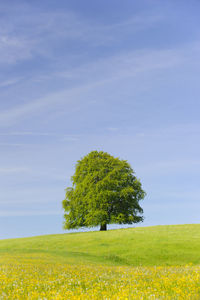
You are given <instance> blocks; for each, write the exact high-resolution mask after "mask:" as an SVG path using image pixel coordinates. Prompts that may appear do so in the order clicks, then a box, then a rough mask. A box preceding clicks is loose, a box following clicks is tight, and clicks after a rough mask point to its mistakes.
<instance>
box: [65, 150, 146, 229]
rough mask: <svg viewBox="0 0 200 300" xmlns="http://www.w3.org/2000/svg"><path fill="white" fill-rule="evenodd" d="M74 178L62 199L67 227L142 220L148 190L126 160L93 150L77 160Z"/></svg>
mask: <svg viewBox="0 0 200 300" xmlns="http://www.w3.org/2000/svg"><path fill="white" fill-rule="evenodd" d="M71 180H72V187H68V188H66V197H65V199H64V200H63V208H64V210H65V214H64V218H65V228H66V229H73V228H79V227H92V226H97V225H100V230H106V229H107V224H114V223H115V224H133V223H137V222H141V221H143V216H142V214H143V209H142V208H141V206H140V205H139V201H140V200H141V199H143V198H144V196H145V192H144V191H143V189H142V186H141V183H140V181H139V180H138V179H137V178H136V176H135V173H134V171H133V169H132V168H131V166H130V165H129V163H128V162H127V161H126V160H120V159H119V158H115V157H113V156H111V155H110V154H108V153H106V152H103V151H99V152H98V151H92V152H90V153H89V154H88V155H86V156H85V157H83V158H82V159H81V160H78V162H77V164H76V168H75V173H74V175H73V176H72V177H71Z"/></svg>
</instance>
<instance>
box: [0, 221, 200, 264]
mask: <svg viewBox="0 0 200 300" xmlns="http://www.w3.org/2000/svg"><path fill="white" fill-rule="evenodd" d="M0 256H1V258H3V257H4V256H5V259H6V257H8V256H9V259H11V258H12V257H13V258H15V260H16V261H19V262H20V260H22V259H23V261H24V259H25V258H27V259H32V260H38V259H42V260H43V261H45V262H47V263H49V262H58V263H70V264H88V263H90V264H105V265H128V266H177V265H186V264H189V263H192V264H196V265H197V264H200V224H193V225H170V226H154V227H139V228H131V229H119V230H110V231H106V232H85V233H71V234H58V235H46V236H38V237H31V238H22V239H8V240H1V241H0Z"/></svg>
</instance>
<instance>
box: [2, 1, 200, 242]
mask: <svg viewBox="0 0 200 300" xmlns="http://www.w3.org/2000/svg"><path fill="white" fill-rule="evenodd" d="M199 12H200V2H199V1H197V0H196V1H195V0H191V1H186V0H181V1H177V0H168V1H161V0H160V1H159V0H146V1H145V0H140V1H135V0H126V1H121V0H109V1H107V0H101V1H97V0H84V1H82V0H76V1H73V0H59V1H56V0H48V1H47V0H44V1H39V0H34V1H33V0H32V1H20V0H16V1H11V0H8V1H3V0H0V239H4V238H14V237H23V236H34V235H42V234H51V233H63V232H65V231H64V230H63V222H64V219H63V214H64V212H63V209H62V200H63V199H64V198H65V188H66V187H68V186H71V181H70V177H71V176H72V175H73V173H74V170H75V165H76V161H77V160H79V159H80V158H81V157H83V156H84V155H86V154H87V153H89V152H90V151H92V150H102V151H105V152H108V153H110V154H111V155H113V156H115V157H120V158H121V159H126V160H127V161H128V162H129V163H130V165H131V166H132V168H133V169H134V171H135V174H136V176H137V177H138V178H139V179H140V180H141V183H142V186H143V189H144V190H145V191H146V193H147V196H146V197H145V199H144V200H142V202H141V206H142V207H143V209H144V217H145V219H144V222H143V223H142V224H139V225H137V226H151V225H164V224H186V223H199V222H200V221H199V212H200V183H199V178H200V119H199V112H200V84H199V80H200V19H199Z"/></svg>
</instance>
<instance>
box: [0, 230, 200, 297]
mask: <svg viewBox="0 0 200 300" xmlns="http://www.w3.org/2000/svg"><path fill="white" fill-rule="evenodd" d="M0 299H200V224H195V225H176V226H155V227H138V228H130V229H120V230H110V231H107V232H87V233H72V234H62V235H61V234H60V235H46V236H39V237H31V238H23V239H9V240H1V241H0Z"/></svg>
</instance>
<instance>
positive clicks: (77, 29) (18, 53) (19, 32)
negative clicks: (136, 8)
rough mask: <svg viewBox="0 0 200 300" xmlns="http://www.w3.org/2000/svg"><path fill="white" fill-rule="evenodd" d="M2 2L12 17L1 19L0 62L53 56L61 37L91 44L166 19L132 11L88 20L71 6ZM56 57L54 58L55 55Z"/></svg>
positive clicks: (135, 30) (65, 39)
mask: <svg viewBox="0 0 200 300" xmlns="http://www.w3.org/2000/svg"><path fill="white" fill-rule="evenodd" d="M13 6H14V7H10V5H8V6H3V7H1V10H2V12H4V13H5V15H9V16H10V18H3V14H2V18H1V20H0V27H1V30H0V63H1V64H5V63H9V64H11V63H16V62H18V61H20V60H27V59H30V58H32V57H34V56H35V55H38V54H39V55H42V56H45V57H46V58H47V57H48V56H50V57H51V58H53V56H54V55H53V53H54V52H53V49H54V47H53V45H55V44H56V43H57V44H58V42H59V43H60V42H61V41H69V42H70V43H72V42H73V41H78V42H79V43H80V42H81V41H82V42H87V43H89V44H91V45H99V44H105V43H109V42H113V40H118V38H119V34H121V35H122V36H123V34H127V33H128V32H130V31H131V32H132V33H134V32H137V31H138V30H143V29H145V28H147V27H149V26H152V25H154V24H155V23H158V22H160V21H161V20H162V19H163V16H161V15H153V14H150V15H147V14H142V15H135V16H134V15H133V16H132V17H130V18H129V19H128V20H125V21H122V22H117V23H113V24H111V25H107V26H106V25H102V24H98V23H97V22H95V21H94V20H93V21H92V20H91V21H89V20H88V19H87V20H86V19H84V18H83V17H82V16H81V15H77V14H76V13H75V12H72V11H70V10H65V11H61V10H57V11H55V12H53V11H45V12H44V11H38V10H36V9H35V7H34V6H32V5H31V4H30V3H29V4H26V5H22V4H21V5H20V4H19V3H17V5H15V4H13ZM54 59H55V58H54Z"/></svg>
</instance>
